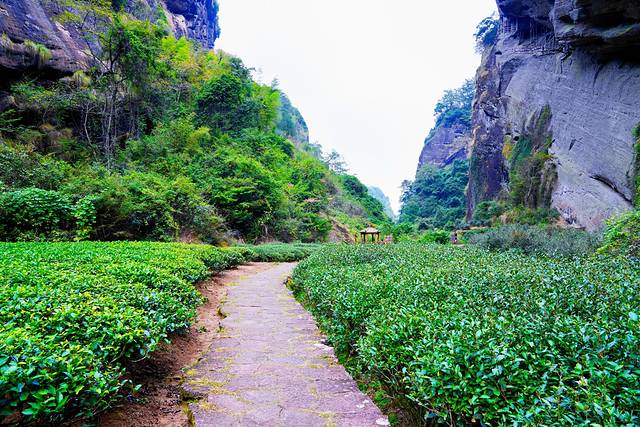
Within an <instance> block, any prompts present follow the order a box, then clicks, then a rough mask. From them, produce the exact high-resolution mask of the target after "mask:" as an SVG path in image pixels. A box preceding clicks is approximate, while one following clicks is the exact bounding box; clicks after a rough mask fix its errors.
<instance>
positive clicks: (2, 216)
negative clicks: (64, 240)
mask: <svg viewBox="0 0 640 427" xmlns="http://www.w3.org/2000/svg"><path fill="white" fill-rule="evenodd" d="M72 219H73V205H72V202H71V200H70V198H69V197H67V196H65V195H63V194H60V193H58V192H56V191H49V190H41V189H39V188H25V189H20V190H15V191H10V192H5V193H0V239H2V240H16V239H18V240H20V239H23V238H25V237H27V236H28V237H32V238H44V239H47V238H51V237H53V236H54V234H56V233H57V234H58V235H60V232H61V231H63V230H68V229H70V228H71V227H70V223H71V222H72Z"/></svg>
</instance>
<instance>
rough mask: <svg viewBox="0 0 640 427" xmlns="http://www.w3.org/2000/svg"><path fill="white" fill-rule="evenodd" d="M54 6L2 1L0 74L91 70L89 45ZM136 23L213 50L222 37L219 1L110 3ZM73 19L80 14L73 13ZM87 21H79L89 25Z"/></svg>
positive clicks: (46, 0) (49, 1)
mask: <svg viewBox="0 0 640 427" xmlns="http://www.w3.org/2000/svg"><path fill="white" fill-rule="evenodd" d="M60 3H63V2H57V1H55V0H2V1H0V35H1V36H2V38H1V39H0V72H1V73H2V74H3V75H7V76H12V75H16V76H19V75H22V74H23V73H25V72H28V71H30V70H35V69H37V70H39V71H40V72H41V73H51V74H54V75H60V74H67V73H70V72H73V71H76V70H78V69H82V68H86V67H87V66H88V65H89V61H90V57H89V55H88V54H87V48H88V44H87V41H86V40H85V38H84V37H83V36H82V35H81V34H80V32H79V31H78V29H77V28H76V26H75V25H71V24H65V23H64V22H65V21H64V19H60V18H59V16H60V14H61V12H63V9H62V7H61V6H60V5H59V4H60ZM113 3H114V4H122V5H123V6H124V8H125V10H127V11H128V12H129V13H131V14H133V15H134V16H136V17H138V18H140V19H148V20H151V21H153V22H157V21H163V22H165V19H166V23H167V25H168V26H169V27H170V29H171V30H172V31H173V32H174V34H175V35H176V36H177V37H181V36H187V37H189V38H190V39H192V40H195V41H197V42H198V43H200V44H201V45H203V46H205V47H208V48H213V46H214V43H215V41H216V39H217V38H218V37H219V35H220V28H219V25H218V3H217V0H119V1H115V0H113ZM75 12H76V13H77V14H82V13H83V12H82V11H79V10H76V11H75ZM90 24H91V19H90V18H89V19H87V20H86V21H83V25H90Z"/></svg>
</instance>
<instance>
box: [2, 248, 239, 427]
mask: <svg viewBox="0 0 640 427" xmlns="http://www.w3.org/2000/svg"><path fill="white" fill-rule="evenodd" d="M248 257H251V251H250V250H248V249H245V248H229V249H218V248H215V247H212V246H197V245H182V244H156V243H75V244H73V243H54V244H39V243H15V244H8V243H4V244H0V301H1V304H0V411H1V414H0V421H1V420H2V418H1V417H2V416H8V417H10V418H9V419H12V420H13V421H17V422H28V421H33V420H38V421H48V422H52V423H57V422H60V421H61V420H62V419H64V418H72V417H74V416H79V415H83V414H91V413H95V412H96V411H99V410H101V409H104V408H106V407H107V406H108V405H109V403H110V402H111V401H112V400H113V399H114V398H115V397H116V396H117V395H118V392H119V391H120V390H121V389H122V388H123V387H125V386H127V385H128V383H127V381H126V380H125V379H123V378H124V377H123V373H124V367H123V361H124V360H125V359H141V358H144V357H145V356H147V355H148V354H149V353H150V352H152V351H153V350H154V349H155V348H156V346H157V345H158V343H159V342H161V341H163V340H166V339H167V336H168V334H169V333H171V332H176V331H180V330H184V329H185V328H187V327H188V326H189V324H190V322H191V321H192V319H193V318H194V316H195V313H196V312H195V309H196V306H197V305H198V304H199V303H201V301H202V296H201V295H200V293H199V292H198V290H197V289H196V287H195V286H194V283H196V282H198V281H200V280H204V279H206V278H208V277H209V276H210V275H211V273H212V271H218V270H222V269H225V268H228V267H231V266H233V265H236V264H239V263H241V262H244V261H245V260H246V259H247V258H248Z"/></svg>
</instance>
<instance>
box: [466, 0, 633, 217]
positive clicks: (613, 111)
mask: <svg viewBox="0 0 640 427" xmlns="http://www.w3.org/2000/svg"><path fill="white" fill-rule="evenodd" d="M498 6H499V8H500V12H501V15H502V25H501V31H500V34H499V36H498V40H497V43H496V45H495V46H494V47H493V48H492V49H491V50H490V51H488V52H486V53H485V55H484V58H483V63H482V66H481V67H480V69H479V71H478V75H477V96H476V99H475V104H474V113H473V120H472V126H473V149H472V156H471V166H470V183H469V189H468V212H467V215H468V217H471V216H472V214H473V210H474V208H475V206H476V205H477V204H478V203H479V202H480V201H482V200H487V199H493V198H496V197H498V196H499V194H500V193H501V192H502V191H503V190H504V189H505V188H506V187H507V186H508V167H509V166H508V162H507V161H506V160H505V157H506V153H507V152H508V151H509V149H510V147H506V146H505V145H506V144H507V142H509V144H511V142H510V141H514V144H516V146H517V144H518V143H519V142H518V141H530V140H531V138H532V135H531V133H532V130H531V127H532V123H533V118H535V117H538V116H539V115H540V113H541V111H543V110H544V111H549V113H550V117H549V118H548V121H549V123H548V130H549V132H550V137H549V145H550V147H549V149H548V152H549V154H550V155H551V160H550V161H551V162H553V164H554V166H555V171H556V173H557V179H556V180H555V185H554V187H553V191H552V196H551V206H552V207H554V208H556V209H557V210H558V211H559V212H560V213H561V215H562V216H563V217H564V219H565V220H567V221H568V222H569V223H572V224H575V225H577V226H580V227H584V228H586V229H589V230H594V229H597V228H598V227H599V226H600V225H601V224H602V222H603V221H604V220H605V219H606V218H608V217H610V216H611V215H614V214H617V213H620V212H623V211H625V210H627V209H631V208H632V207H633V206H632V200H633V195H634V186H633V173H634V143H635V138H634V137H633V130H634V129H635V127H636V126H637V125H638V124H639V123H640V97H639V96H638V94H640V62H638V60H637V58H636V60H635V61H632V60H631V59H630V58H629V55H628V54H627V52H629V51H630V49H633V48H637V46H638V45H639V44H640V35H639V33H637V32H636V31H637V26H638V25H640V15H639V14H638V12H639V11H638V9H639V8H640V5H638V4H637V3H636V2H632V1H615V0H602V1H598V0H589V1H587V0H556V1H555V3H554V2H553V1H547V0H498Z"/></svg>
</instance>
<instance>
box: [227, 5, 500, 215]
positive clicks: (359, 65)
mask: <svg viewBox="0 0 640 427" xmlns="http://www.w3.org/2000/svg"><path fill="white" fill-rule="evenodd" d="M495 10H496V4H495V0H448V1H434V0H220V25H221V27H222V36H221V38H220V40H219V41H218V44H217V46H216V47H217V48H219V49H223V50H225V51H227V52H229V53H231V54H234V55H237V56H239V57H240V58H242V59H243V60H244V62H245V64H246V65H247V66H249V67H254V68H256V69H258V70H260V71H259V73H258V74H257V77H258V78H259V79H260V80H262V81H263V82H265V83H269V82H271V80H272V79H273V78H278V80H279V82H280V88H281V89H282V90H283V91H284V92H285V93H287V95H288V96H289V98H291V101H292V103H293V104H294V105H295V106H296V107H298V109H299V110H300V111H301V113H302V115H303V116H304V117H305V119H306V121H307V124H308V125H309V130H310V133H311V141H312V142H319V143H320V144H322V146H323V148H324V151H325V152H329V151H331V150H332V149H335V150H337V151H338V152H339V153H340V154H342V155H343V156H344V158H345V160H346V162H347V163H348V165H349V171H350V173H351V174H353V175H356V176H357V177H358V178H360V180H361V181H363V182H364V183H365V184H366V185H370V186H371V185H374V186H376V187H380V188H381V189H382V190H383V191H384V192H385V193H386V194H387V195H388V196H389V198H390V199H391V203H392V205H393V208H394V210H396V211H397V210H398V208H399V206H400V202H399V197H400V184H401V183H402V181H403V180H405V179H411V180H412V179H413V178H414V175H415V170H416V166H417V163H418V156H419V154H420V150H421V149H422V144H423V141H424V138H425V137H426V135H427V134H428V132H429V129H430V128H431V127H432V126H433V123H434V120H433V114H432V113H433V108H434V106H435V103H436V102H437V101H438V99H439V98H440V96H441V95H442V92H443V91H444V90H445V89H449V88H453V87H457V86H459V85H460V84H461V83H462V82H463V81H464V80H465V79H466V78H469V77H472V76H474V74H475V70H476V68H477V67H478V65H479V62H480V58H479V56H478V55H477V54H476V53H475V52H474V40H473V33H474V31H475V27H476V25H477V24H478V23H479V22H480V21H481V20H482V19H483V18H484V17H486V16H489V15H491V13H493V12H494V11H495Z"/></svg>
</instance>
